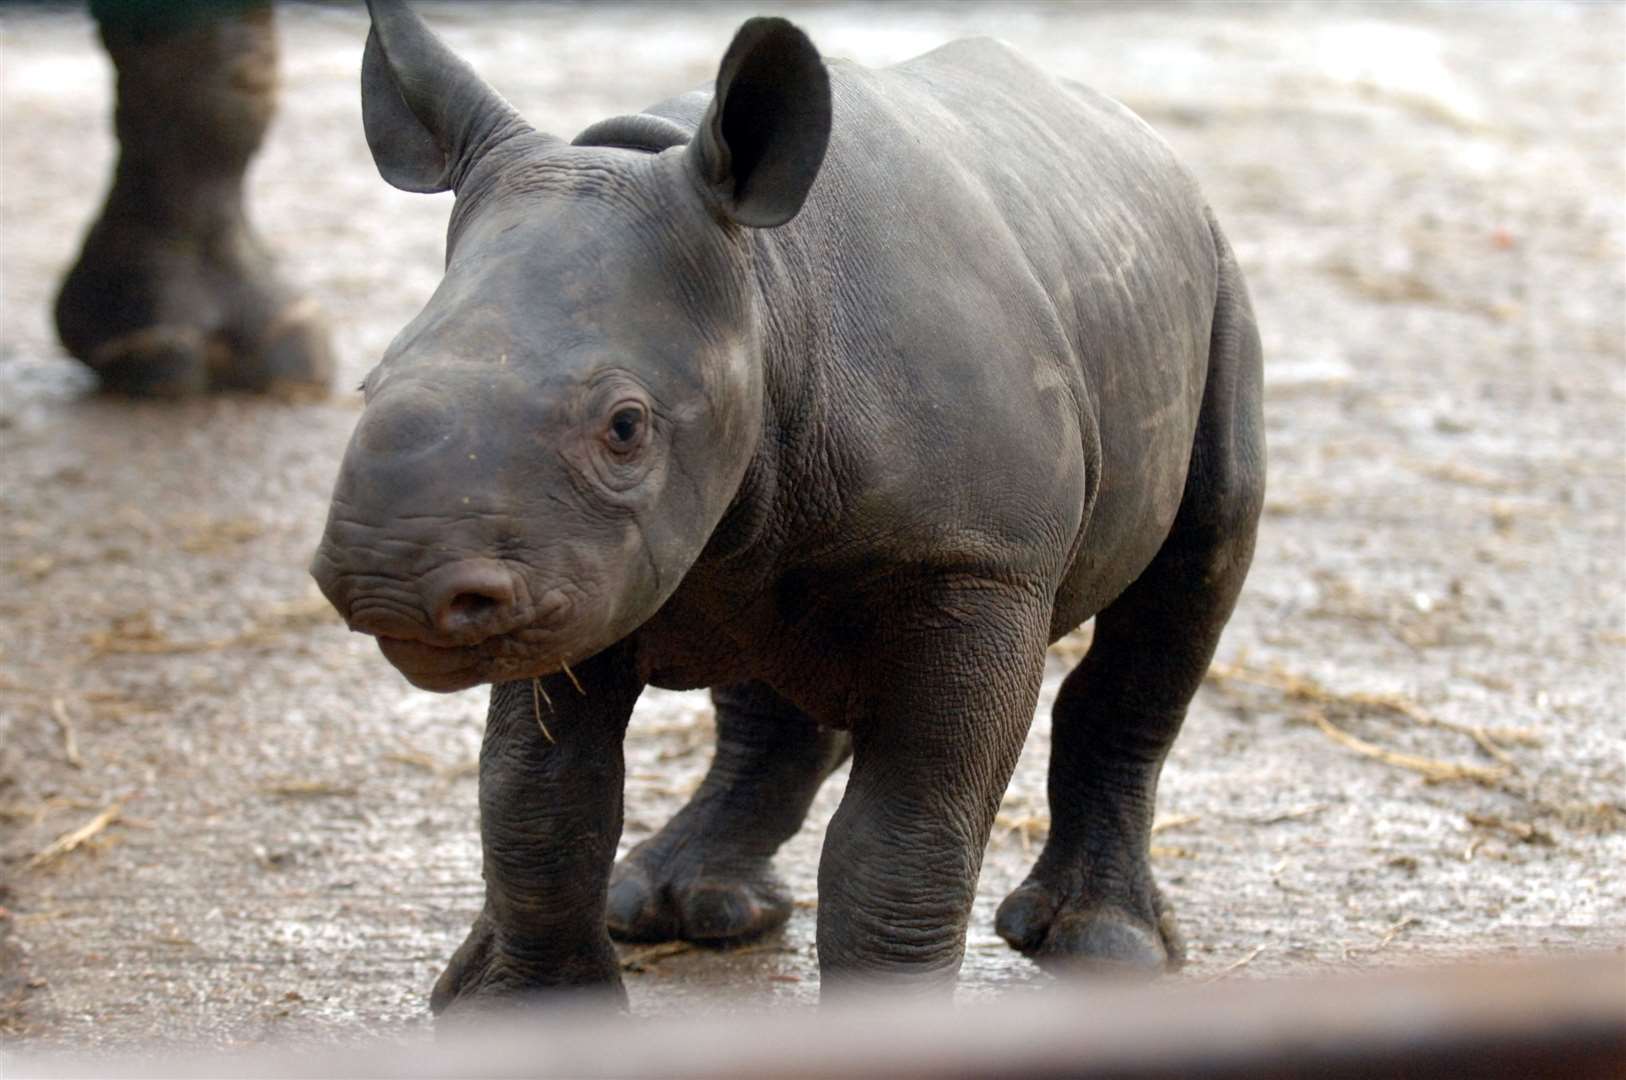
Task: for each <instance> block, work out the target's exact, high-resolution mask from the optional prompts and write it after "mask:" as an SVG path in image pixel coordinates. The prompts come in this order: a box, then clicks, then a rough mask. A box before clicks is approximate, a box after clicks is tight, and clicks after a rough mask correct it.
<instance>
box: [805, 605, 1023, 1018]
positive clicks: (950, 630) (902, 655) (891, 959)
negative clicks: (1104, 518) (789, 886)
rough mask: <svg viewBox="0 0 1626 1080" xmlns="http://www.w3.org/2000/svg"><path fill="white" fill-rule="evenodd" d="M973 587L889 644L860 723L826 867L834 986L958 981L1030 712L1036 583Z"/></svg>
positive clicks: (822, 874) (823, 897)
mask: <svg viewBox="0 0 1626 1080" xmlns="http://www.w3.org/2000/svg"><path fill="white" fill-rule="evenodd" d="M1014 592H1015V590H1013V589H1011V588H1010V587H1008V586H1003V585H1000V586H995V585H992V584H988V583H982V582H967V583H962V584H961V585H959V586H957V587H955V588H953V589H950V590H947V591H946V592H945V593H944V594H942V595H940V596H938V597H937V599H936V603H935V604H934V605H933V606H932V609H931V610H930V611H927V612H924V613H921V614H920V616H919V617H918V618H917V619H915V620H912V627H911V629H909V630H908V631H907V632H906V634H905V635H904V637H903V640H896V641H892V642H887V643H886V644H885V646H884V647H883V648H881V649H878V650H876V654H877V655H878V656H880V657H882V659H880V660H879V661H878V662H877V663H875V664H873V665H872V666H871V670H870V671H869V672H868V677H869V679H870V682H869V687H870V692H869V694H868V695H867V697H868V707H867V708H866V709H865V710H864V712H863V715H860V716H858V717H855V718H854V721H853V770H852V777H851V779H850V780H849V781H848V783H847V792H846V795H845V797H844V798H843V799H842V802H841V807H840V809H839V810H838V811H837V812H836V815H835V817H834V819H833V820H832V821H831V823H830V829H829V833H828V834H827V836H826V839H825V846H824V856H823V859H822V860H821V861H820V864H819V938H818V948H819V971H820V977H821V979H822V982H823V985H824V986H825V987H826V988H827V989H829V990H832V991H835V992H838V993H839V992H843V991H845V990H847V989H849V988H862V987H864V986H866V985H870V984H874V983H879V982H884V983H887V984H889V985H895V984H898V983H902V984H904V985H911V986H915V987H919V988H922V989H925V990H928V991H938V992H947V991H951V990H952V988H953V986H954V981H955V977H956V975H957V974H958V972H959V969H960V961H961V958H962V957H963V955H964V952H965V932H966V924H967V920H968V918H969V916H970V912H971V904H972V900H973V899H974V898H975V895H976V884H977V874H978V872H979V871H980V870H981V868H982V855H983V851H984V849H985V848H986V846H987V843H988V834H989V831H990V829H991V828H992V827H993V821H994V815H995V813H996V812H997V810H998V808H999V803H1000V799H1001V798H1002V796H1003V794H1004V791H1005V786H1006V784H1007V783H1008V782H1009V780H1010V776H1011V771H1012V770H1013V769H1014V768H1015V766H1016V759H1017V756H1018V755H1019V754H1020V753H1021V749H1022V742H1023V739H1024V738H1025V737H1026V735H1027V730H1028V725H1029V724H1030V722H1031V721H1032V718H1033V709H1034V705H1035V703H1036V701H1037V698H1038V693H1039V682H1040V677H1041V674H1042V672H1043V669H1044V654H1045V628H1046V620H1047V618H1048V611H1047V609H1046V607H1045V600H1046V599H1047V597H1046V596H1044V595H1041V593H1042V590H1034V593H1033V595H1025V594H1018V595H1013V593H1014Z"/></svg>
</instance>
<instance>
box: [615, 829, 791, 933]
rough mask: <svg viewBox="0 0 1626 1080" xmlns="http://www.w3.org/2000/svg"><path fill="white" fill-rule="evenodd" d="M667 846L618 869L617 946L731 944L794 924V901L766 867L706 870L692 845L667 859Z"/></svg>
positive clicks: (746, 863)
mask: <svg viewBox="0 0 1626 1080" xmlns="http://www.w3.org/2000/svg"><path fill="white" fill-rule="evenodd" d="M664 837H665V834H664V833H662V834H660V835H659V836H657V837H655V838H654V840H655V841H659V840H661V839H663V838H664ZM699 842H700V841H699V839H698V838H696V840H695V841H694V843H696V844H698V843H699ZM664 846H665V845H660V846H656V847H652V846H651V845H650V844H648V843H646V844H641V845H639V846H638V848H636V849H634V850H633V851H632V853H631V854H629V855H628V856H627V857H626V858H625V859H623V860H621V862H619V863H617V864H616V867H615V872H614V873H613V874H612V875H611V877H610V906H609V920H608V921H609V928H610V936H611V937H613V938H615V939H616V940H618V941H631V942H652V941H692V942H695V943H697V944H703V945H732V944H739V943H742V942H745V941H749V940H751V939H752V938H757V937H761V936H762V935H763V934H766V933H768V932H770V931H773V930H777V929H779V927H781V926H783V925H784V924H785V921H786V920H787V919H789V918H790V912H791V901H790V897H789V896H788V895H787V894H786V892H785V889H784V886H783V885H781V884H780V882H779V880H778V878H777V877H775V876H774V873H773V871H772V870H771V869H770V868H769V866H768V862H767V860H765V859H762V860H741V861H733V862H724V863H722V864H720V865H719V864H708V862H707V860H706V858H705V856H704V854H703V853H700V852H696V851H694V850H693V848H692V847H690V846H688V845H674V847H675V850H673V851H671V852H670V854H663V852H662V850H661V849H662V847H664Z"/></svg>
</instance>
